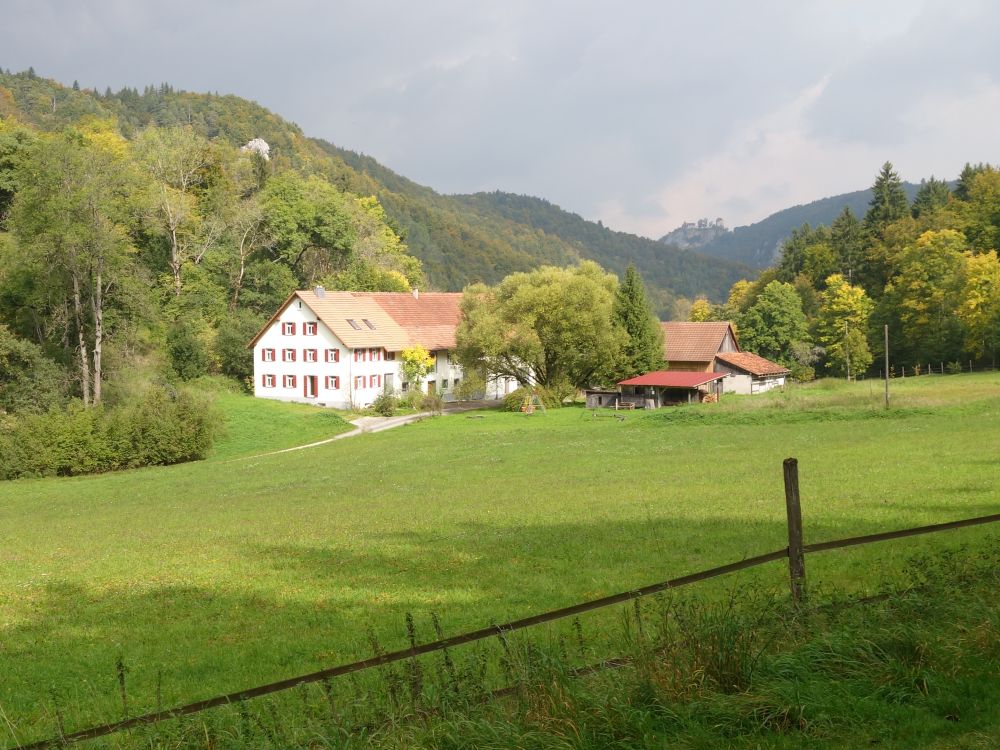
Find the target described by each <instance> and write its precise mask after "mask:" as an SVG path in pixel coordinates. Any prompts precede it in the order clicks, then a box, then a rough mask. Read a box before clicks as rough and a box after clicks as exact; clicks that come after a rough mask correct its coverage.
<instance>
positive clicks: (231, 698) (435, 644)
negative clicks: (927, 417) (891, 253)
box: [9, 458, 1000, 750]
mask: <svg viewBox="0 0 1000 750" xmlns="http://www.w3.org/2000/svg"><path fill="white" fill-rule="evenodd" d="M783 469H784V482H785V508H786V512H787V518H788V546H787V547H783V548H782V549H779V550H775V551H773V552H767V553H765V554H762V555H757V556H755V557H748V558H746V559H743V560H739V561H737V562H732V563H729V564H727V565H720V566H719V567H716V568H710V569H708V570H702V571H699V572H697V573H691V574H689V575H686V576H681V577H680V578H672V579H670V580H669V581H662V582H660V583H654V584H650V585H648V586H643V587H641V588H638V589H634V590H632V591H623V592H621V593H618V594H612V595H611V596H605V597H601V598H600V599H593V600H591V601H587V602H581V603H579V604H574V605H571V606H569V607H562V608H560V609H554V610H551V611H549V612H543V613H541V614H537V615H532V616H531V617H525V618H522V619H520V620H513V621H511V622H507V623H504V624H502V625H492V626H490V627H488V628H481V629H479V630H473V631H470V632H467V633H462V634H461V635H455V636H452V637H450V638H442V639H440V640H437V641H432V642H430V643H424V644H420V645H416V646H412V647H410V648H406V649H401V650H399V651H392V652H388V653H383V654H379V655H377V656H373V657H371V658H368V659H362V660H360V661H354V662H350V663H349V664H341V665H339V666H336V667H330V668H328V669H321V670H319V671H318V672H312V673H310V674H305V675H299V676H298V677H291V678H288V679H286V680H280V681H278V682H272V683H269V684H267V685H258V686H257V687H252V688H248V689H246V690H239V691H237V692H234V693H228V694H226V695H219V696H216V697H214V698H208V699H205V700H201V701H196V702H194V703H188V704H187V705H184V706H177V707H175V708H170V709H164V710H162V711H155V712H152V713H148V714H143V715H142V716H135V717H132V718H128V719H123V720H121V721H116V722H112V723H109V724H103V725H101V726H96V727H90V728H88V729H81V730H79V731H76V732H72V733H68V734H65V735H62V736H60V737H51V738H49V739H45V740H40V741H38V742H32V743H30V744H27V745H17V746H15V747H16V748H17V750H43V749H47V748H56V747H65V745H66V744H68V743H72V742H80V741H83V740H90V739H95V738H97V737H104V736H107V735H109V734H114V733H116V732H122V731H125V730H127V729H133V728H135V727H139V726H143V725H147V724H155V723H158V722H161V721H167V720H169V719H176V718H179V717H181V716H187V715H190V714H195V713H199V712H201V711H207V710H208V709H211V708H217V707H219V706H226V705H229V704H232V703H238V702H240V701H246V700H250V699H251V698H259V697H261V696H264V695H270V694H272V693H277V692H281V691H284V690H290V689H292V688H296V687H298V686H300V685H306V684H309V683H313V682H319V681H322V680H330V679H333V678H336V677H342V676H343V675H347V674H353V673H357V672H363V671H366V670H369V669H374V668H376V667H381V666H384V665H386V664H392V663H393V662H398V661H404V660H406V659H413V658H415V657H417V656H422V655H424V654H430V653H434V652H435V651H442V650H444V649H448V648H454V647H455V646H461V645H464V644H467V643H474V642H476V641H482V640H484V639H487V638H493V637H496V636H502V635H504V634H506V633H511V632H514V631H517V630H523V629H525V628H530V627H533V626H535V625H541V624H543V623H547V622H553V621H555V620H561V619H564V618H567V617H575V616H577V615H581V614H583V613H585V612H591V611H593V610H596V609H602V608H604V607H610V606H613V605H616V604H622V603H624V602H628V601H631V600H633V599H638V598H640V597H644V596H649V595H650V594H656V593H659V592H661V591H667V590H668V589H676V588H681V587H682V586H689V585H691V584H693V583H698V582H700V581H707V580H709V579H711V578H717V577H719V576H723V575H726V574H728V573H734V572H736V571H738V570H746V569H747V568H753V567H756V566H758V565H763V564H764V563H769V562H774V561H775V560H781V559H782V558H787V559H788V570H789V586H790V591H791V596H792V599H793V600H794V601H795V602H801V601H802V600H803V599H804V598H805V596H806V568H805V556H806V555H807V554H813V553H816V552H826V551H828V550H833V549H843V548H845V547H854V546H858V545H862V544H872V543H874V542H884V541H888V540H891V539H902V538H904V537H909V536H917V535H920V534H931V533H936V532H939V531H948V530H950V529H959V528H964V527H967V526H979V525H982V524H988V523H995V522H997V521H1000V513H994V514H992V515H988V516H979V517H976V518H966V519H962V520H959V521H949V522H947V523H939V524H933V525H930V526H918V527H915V528H910V529H901V530H897V531H886V532H882V533H879V534H868V535H866V536H857V537H850V538H847V539H836V540H833V541H828V542H818V543H813V544H806V543H805V542H804V539H803V533H802V531H803V529H802V510H801V506H800V503H799V476H798V460H797V459H794V458H787V459H785V461H784V465H783ZM601 666H607V667H615V666H620V664H619V663H618V660H608V661H607V662H603V663H602V664H601V665H596V667H597V668H600V667H601ZM593 669H594V667H591V668H586V670H585V671H586V672H589V671H593ZM500 692H503V691H500ZM9 750H14V748H10V749H9Z"/></svg>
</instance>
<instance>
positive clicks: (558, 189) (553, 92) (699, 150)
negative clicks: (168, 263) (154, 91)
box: [0, 0, 996, 228]
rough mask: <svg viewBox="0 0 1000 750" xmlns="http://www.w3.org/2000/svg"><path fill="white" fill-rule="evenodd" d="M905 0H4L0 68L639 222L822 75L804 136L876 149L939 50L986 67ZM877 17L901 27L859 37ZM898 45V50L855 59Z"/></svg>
mask: <svg viewBox="0 0 1000 750" xmlns="http://www.w3.org/2000/svg"><path fill="white" fill-rule="evenodd" d="M911 5H912V4H911V3H909V2H903V0H894V1H893V3H892V4H891V5H889V6H885V5H880V6H879V9H878V10H876V11H873V10H871V9H869V7H868V4H867V3H864V2H861V1H860V0H856V1H855V2H850V3H846V4H841V3H838V4H836V7H834V8H831V7H829V5H827V4H820V3H801V2H793V1H792V0H781V1H776V2H769V3H764V4H757V3H753V4H751V3H745V2H737V1H735V0H730V1H729V2H718V3H713V4H711V6H710V7H707V6H705V5H702V4H696V3H685V2H679V1H674V2H654V1H653V0H647V1H646V2H636V3H631V4H627V5H625V6H623V7H613V6H611V5H609V4H608V3H606V2H597V1H596V0H588V1H587V2H568V1H566V0H560V1H558V2H546V3H537V2H531V1H530V0H509V1H508V2H505V3H502V4H495V5H494V4H470V3H467V2H463V1H461V0H447V1H443V0H442V1H439V2H425V3H412V2H402V1H401V0H400V1H397V2H383V3H368V2H356V1H355V2H339V3H327V2H319V1H315V2H309V1H307V0H286V1H285V2H281V3H277V2H273V1H271V0H253V1H252V2H235V1H231V2H222V3H206V2H194V0H175V1H174V2H171V3H169V4H168V3H160V4H154V3H140V2H129V1H128V0H107V1H104V2H101V1H100V0H89V1H88V0H72V1H71V0H62V1H60V0H48V1H47V2H46V1H45V0H31V1H30V2H27V1H26V0H11V2H10V3H9V7H8V8H7V9H6V10H5V13H4V28H3V30H0V49H2V50H3V51H2V52H0V64H3V65H4V66H5V67H12V68H26V67H27V66H28V65H33V66H34V67H35V68H36V70H37V71H38V72H39V73H40V74H43V75H49V76H52V77H55V78H58V79H60V80H62V81H64V82H71V81H72V80H74V79H77V80H79V81H80V83H81V84H82V85H85V86H95V87H97V88H101V89H103V88H104V87H105V86H111V87H112V88H115V89H117V88H119V87H121V86H124V85H129V86H136V87H140V88H141V87H142V86H143V85H145V84H147V83H158V82H161V81H167V82H170V83H172V84H173V85H175V86H177V87H180V88H186V89H190V90H194V91H220V92H224V93H235V94H238V95H240V96H245V97H248V98H252V99H255V100H257V101H259V102H260V103H262V104H263V105H265V106H267V107H269V108H271V109H273V110H274V111H276V112H277V113H278V114H280V115H282V116H284V117H286V118H288V119H291V120H293V121H295V122H297V123H298V124H299V125H301V126H302V127H303V129H304V130H305V131H306V133H307V134H309V135H315V136H319V137H323V138H325V139H327V140H330V141H333V142H335V143H337V144H338V145H341V146H344V147H346V148H350V149H354V150H357V151H363V152H366V153H369V154H371V155H373V156H374V157H376V158H378V159H379V160H381V161H383V162H384V163H386V164H387V166H389V167H391V168H393V169H395V170H397V171H399V172H401V173H402V174H404V175H406V176H408V177H410V178H412V179H415V180H417V181H420V182H423V183H425V184H428V185H430V186H431V187H434V188H435V189H437V190H439V191H442V192H466V191H473V190H480V189H497V188H498V189H505V190H512V191H515V192H524V193H531V194H535V195H540V196H542V197H545V198H548V199H549V200H551V201H553V202H555V203H558V204H560V205H562V206H563V207H565V208H567V209H570V210H573V211H576V212H578V213H581V214H583V215H584V216H588V217H590V218H598V216H599V211H600V210H601V207H602V206H608V205H618V206H623V207H626V208H627V211H628V213H629V214H630V215H631V216H634V217H648V216H652V215H654V214H655V212H656V211H657V210H658V208H657V202H656V200H655V198H654V197H653V196H654V195H655V193H656V191H657V190H658V189H659V188H660V187H662V186H663V185H665V184H667V183H669V182H671V181H673V180H676V179H677V178H678V176H679V175H681V174H683V173H685V172H686V171H687V170H689V169H690V168H691V167H692V166H693V165H695V164H697V163H698V162H699V161H700V160H703V159H707V158H710V157H711V156H713V155H714V154H717V153H719V152H720V151H721V150H722V149H724V148H725V146H726V144H727V142H729V141H730V140H731V139H732V138H733V137H734V136H736V135H737V134H738V133H739V132H740V130H741V129H742V128H745V127H747V124H748V123H753V122H755V121H757V120H759V118H761V117H763V116H765V115H767V114H768V113H770V112H773V111H775V110H776V109H779V108H780V107H782V106H783V105H785V104H787V103H788V102H789V101H790V100H791V99H793V98H794V97H795V96H797V95H798V93H799V92H801V91H802V90H803V89H804V88H805V87H807V86H809V85H812V84H814V83H816V82H817V81H819V80H821V79H823V78H824V76H830V83H829V86H828V88H827V90H826V92H825V94H824V96H823V97H822V99H821V101H820V102H819V103H817V105H816V108H815V110H814V111H813V113H812V120H811V122H812V125H813V127H814V129H815V130H816V132H817V134H819V135H820V136H822V137H827V136H837V137H853V138H867V139H879V138H886V137H888V134H890V133H891V131H892V126H893V123H892V121H891V114H889V113H890V112H891V109H890V107H888V106H887V107H886V114H885V115H884V116H882V117H878V116H877V105H878V103H879V102H880V101H881V99H880V94H879V89H881V88H886V89H887V88H892V87H893V86H895V89H896V90H898V91H903V92H906V91H911V92H912V91H914V90H919V87H920V86H921V85H923V84H922V83H921V80H920V79H921V77H923V78H927V77H928V76H931V77H933V76H934V75H937V74H936V73H935V72H934V70H933V68H934V66H933V65H931V64H930V62H931V60H932V59H934V58H935V57H940V55H941V54H948V55H952V56H955V55H957V58H954V59H950V60H948V61H946V64H945V66H944V67H945V69H947V70H952V71H955V70H962V69H965V68H966V66H970V67H973V66H974V67H976V68H977V69H982V68H983V64H982V60H984V59H985V60H987V61H993V62H995V54H996V53H995V52H993V49H992V47H990V48H988V49H987V48H984V47H983V46H982V45H981V44H978V43H976V44H974V45H973V46H972V47H971V48H969V49H966V50H957V49H956V45H957V44H958V42H957V41H956V40H955V38H954V34H952V35H951V36H949V38H948V41H947V48H946V49H947V51H946V52H944V53H939V54H938V55H934V56H931V55H929V54H928V49H929V47H928V45H930V44H931V40H930V38H929V37H928V38H924V37H920V40H919V45H918V46H913V47H911V46H908V42H907V38H906V36H905V35H904V34H903V33H902V32H903V30H904V28H905V22H906V20H907V19H909V18H911V17H912V16H913V15H914V14H917V13H919V6H918V7H917V9H916V10H913V9H912V8H911ZM983 7H984V8H985V6H983ZM982 13H983V14H984V17H985V18H987V20H989V21H994V20H995V18H994V17H993V16H994V13H993V11H992V10H991V9H988V8H985V9H984V10H982ZM873 14H875V15H876V16H878V19H879V23H885V24H890V25H891V24H896V25H897V26H898V28H895V27H892V28H889V27H887V28H886V30H885V31H882V30H880V29H878V28H874V29H873V28H872V23H871V18H872V15H873ZM928 18H930V19H931V21H926V20H924V21H921V23H924V24H925V25H928V26H931V25H933V22H934V21H933V16H930V15H928ZM961 23H962V22H961V21H959V22H956V24H955V27H956V28H955V31H956V32H957V31H958V30H960V27H961ZM981 25H986V24H981ZM859 30H860V31H859ZM993 30H995V27H994V29H993ZM862 32H863V33H862ZM893 35H895V40H894V41H893V45H894V46H895V48H898V52H897V53H895V57H891V58H890V59H886V57H885V56H882V57H880V54H882V53H879V52H878V51H877V49H875V50H874V51H869V47H877V45H874V43H873V40H874V41H881V40H882V39H884V38H887V37H888V38H893ZM981 37H982V38H984V39H985V37H986V32H985V31H983V30H982V29H980V31H979V32H978V33H977V35H976V39H980V38H981ZM915 45H916V43H915ZM855 55H856V56H857V59H858V62H856V63H851V62H850V61H851V60H852V59H854V57H853V56H855ZM915 61H924V62H926V65H924V66H919V65H917V63H916V62H915ZM838 65H839V66H842V69H840V70H839V72H837V66H838ZM872 67H876V68H877V69H878V70H879V71H880V73H879V74H878V75H875V76H872V75H871V68H872ZM928 67H929V68H931V70H930V71H928V70H927V69H926V68H928ZM942 76H943V77H942V79H941V80H950V79H948V78H947V76H946V75H944V74H942ZM869 81H874V82H875V83H872V84H871V85H870V84H869ZM902 95H903V94H900V95H899V96H902ZM852 99H853V101H855V102H860V104H861V105H862V106H860V107H856V108H855V109H853V110H849V108H848V107H847V106H845V105H847V104H848V103H849V102H850V101H852ZM866 115H867V119H871V120H872V122H871V123H868V122H866ZM782 177H783V178H784V179H792V177H793V176H790V175H783V176H782ZM740 189H741V186H738V185H729V186H725V191H720V192H719V196H718V200H719V206H726V205H727V204H725V203H724V201H726V200H729V201H730V202H729V204H728V206H732V207H733V209H734V210H735V208H736V206H737V205H738V203H739V201H733V199H732V198H731V195H732V194H733V193H734V192H739V190H740ZM811 197H812V196H803V199H804V200H807V199H809V198H811ZM722 210H724V209H723V208H716V207H714V206H712V207H706V210H705V214H713V215H714V214H716V213H719V212H721V211H722ZM727 218H728V217H727ZM757 218H759V217H757ZM636 225H638V222H637V224H636ZM622 228H628V227H622Z"/></svg>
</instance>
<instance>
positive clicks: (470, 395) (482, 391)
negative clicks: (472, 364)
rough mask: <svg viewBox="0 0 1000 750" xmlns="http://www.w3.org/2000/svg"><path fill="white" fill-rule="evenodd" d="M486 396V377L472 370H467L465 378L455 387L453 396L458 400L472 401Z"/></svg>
mask: <svg viewBox="0 0 1000 750" xmlns="http://www.w3.org/2000/svg"><path fill="white" fill-rule="evenodd" d="M485 396H486V379H485V378H484V377H483V376H482V375H480V374H479V373H478V372H475V371H474V370H467V371H466V372H465V378H464V379H463V380H462V382H461V383H459V384H458V387H457V388H455V398H456V399H458V400H459V401H474V400H476V399H480V398H484V397H485Z"/></svg>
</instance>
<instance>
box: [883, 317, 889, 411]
mask: <svg viewBox="0 0 1000 750" xmlns="http://www.w3.org/2000/svg"><path fill="white" fill-rule="evenodd" d="M884 331H885V408H886V409H888V408H889V325H888V324H886V325H885V328H884Z"/></svg>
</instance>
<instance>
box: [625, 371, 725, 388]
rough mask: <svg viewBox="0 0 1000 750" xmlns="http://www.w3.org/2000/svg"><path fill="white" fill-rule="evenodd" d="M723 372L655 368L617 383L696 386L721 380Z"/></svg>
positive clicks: (664, 386) (675, 386)
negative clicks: (652, 370) (678, 370)
mask: <svg viewBox="0 0 1000 750" xmlns="http://www.w3.org/2000/svg"><path fill="white" fill-rule="evenodd" d="M724 377H726V374H725V373H724V372H675V371H673V370H655V371H654V372H647V373H646V374H645V375H639V376H638V377H635V378H629V379H628V380H621V381H619V382H618V385H657V386H660V387H661V388H697V387H698V386H699V385H704V384H705V383H711V382H712V381H713V380H722V378H724Z"/></svg>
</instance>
